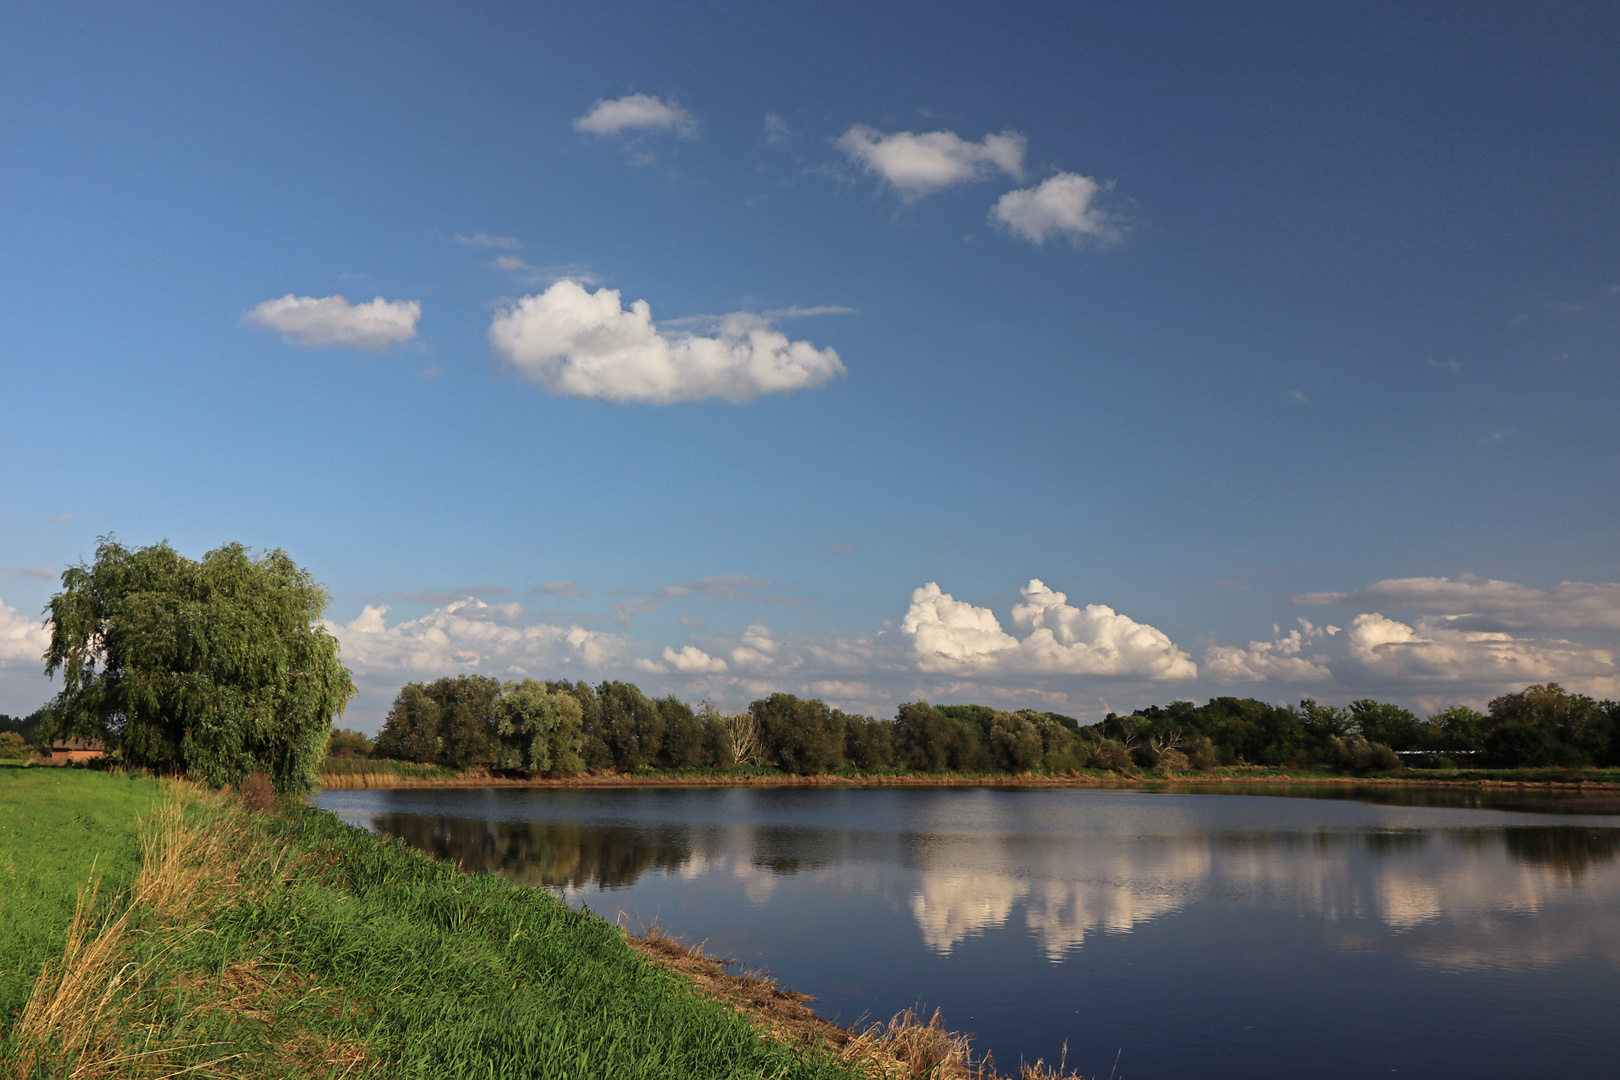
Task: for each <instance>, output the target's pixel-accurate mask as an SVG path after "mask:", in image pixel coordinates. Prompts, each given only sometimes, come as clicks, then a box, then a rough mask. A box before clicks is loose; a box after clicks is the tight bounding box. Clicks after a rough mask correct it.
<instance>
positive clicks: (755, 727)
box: [725, 712, 764, 765]
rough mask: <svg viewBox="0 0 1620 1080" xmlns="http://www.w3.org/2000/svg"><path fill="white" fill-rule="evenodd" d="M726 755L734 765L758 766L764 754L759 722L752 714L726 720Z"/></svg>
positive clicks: (742, 714) (737, 715)
mask: <svg viewBox="0 0 1620 1080" xmlns="http://www.w3.org/2000/svg"><path fill="white" fill-rule="evenodd" d="M725 723H726V755H727V756H728V757H730V758H731V762H732V764H733V765H758V764H760V763H761V762H760V758H761V755H762V754H763V753H764V745H763V743H762V742H761V740H760V737H759V720H758V718H757V717H755V716H754V714H753V713H751V712H745V713H737V714H735V715H732V716H728V717H726V718H725Z"/></svg>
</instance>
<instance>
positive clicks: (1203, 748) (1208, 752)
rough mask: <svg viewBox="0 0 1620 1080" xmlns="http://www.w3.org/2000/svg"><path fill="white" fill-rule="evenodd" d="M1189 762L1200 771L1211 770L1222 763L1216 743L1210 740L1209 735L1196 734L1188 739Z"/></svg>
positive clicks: (1187, 753) (1187, 752)
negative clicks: (1216, 749)
mask: <svg viewBox="0 0 1620 1080" xmlns="http://www.w3.org/2000/svg"><path fill="white" fill-rule="evenodd" d="M1185 753H1186V755H1187V764H1188V766H1189V767H1191V768H1194V769H1197V770H1198V771H1199V772H1209V771H1210V770H1211V769H1213V768H1215V766H1217V765H1219V764H1220V763H1221V759H1220V756H1219V755H1218V754H1217V753H1216V752H1215V744H1214V743H1212V742H1210V741H1209V736H1207V735H1194V736H1193V737H1192V738H1190V739H1188V740H1187V745H1186V751H1185Z"/></svg>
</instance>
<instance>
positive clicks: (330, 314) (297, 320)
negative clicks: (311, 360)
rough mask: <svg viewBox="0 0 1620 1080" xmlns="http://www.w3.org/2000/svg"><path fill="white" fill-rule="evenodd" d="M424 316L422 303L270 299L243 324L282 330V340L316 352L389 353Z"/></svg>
mask: <svg viewBox="0 0 1620 1080" xmlns="http://www.w3.org/2000/svg"><path fill="white" fill-rule="evenodd" d="M421 317H422V304H421V302H420V301H418V300H384V299H383V298H382V297H380V296H379V297H377V298H376V299H375V300H372V301H370V302H368V303H364V304H351V303H349V301H348V300H347V299H345V298H344V297H342V296H323V297H319V298H317V297H313V296H294V295H293V294H292V293H288V294H287V295H286V296H283V297H282V298H281V299H279V300H266V301H265V302H264V303H262V304H260V305H259V306H258V307H255V308H253V309H252V310H251V311H248V312H246V313H245V314H244V315H243V316H242V320H243V321H244V322H247V323H252V324H254V325H256V326H263V327H266V328H268V329H270V330H276V331H279V332H280V334H281V337H282V340H284V341H286V342H288V343H289V344H293V345H304V346H308V347H310V348H315V347H318V346H322V345H331V346H336V347H337V348H343V349H386V348H388V347H389V346H390V345H396V344H398V343H400V342H402V341H409V340H410V339H411V338H413V337H415V336H416V323H417V321H418V320H419V319H421Z"/></svg>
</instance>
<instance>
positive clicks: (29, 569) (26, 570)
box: [0, 566, 56, 581]
mask: <svg viewBox="0 0 1620 1080" xmlns="http://www.w3.org/2000/svg"><path fill="white" fill-rule="evenodd" d="M0 570H4V571H5V572H6V573H8V574H17V575H20V576H22V577H31V578H39V579H40V580H42V581H53V580H55V578H56V571H54V570H52V569H51V568H50V567H48V566H0Z"/></svg>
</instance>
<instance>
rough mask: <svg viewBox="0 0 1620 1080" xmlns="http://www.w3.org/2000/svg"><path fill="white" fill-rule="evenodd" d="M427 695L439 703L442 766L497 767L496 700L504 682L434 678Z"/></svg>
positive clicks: (486, 678)
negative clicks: (442, 746)
mask: <svg viewBox="0 0 1620 1080" xmlns="http://www.w3.org/2000/svg"><path fill="white" fill-rule="evenodd" d="M427 692H428V695H429V696H430V697H432V698H433V700H435V701H437V702H438V703H439V736H440V738H441V739H442V740H443V745H444V750H443V757H442V763H443V764H445V765H449V766H451V767H452V768H457V769H487V768H489V767H490V766H491V765H493V764H495V759H496V757H497V755H498V753H499V749H498V748H499V742H498V740H497V738H496V735H495V699H496V698H498V697H499V696H500V693H501V682H500V680H499V679H495V678H491V677H490V676H488V675H456V676H453V677H448V678H443V679H434V680H433V681H432V682H430V683H428V685H427Z"/></svg>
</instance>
